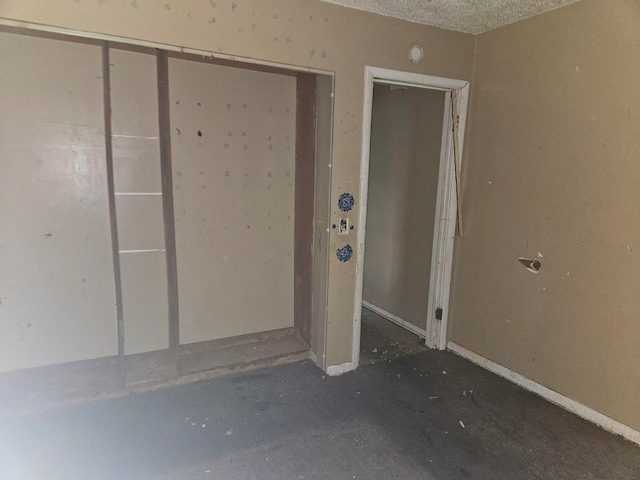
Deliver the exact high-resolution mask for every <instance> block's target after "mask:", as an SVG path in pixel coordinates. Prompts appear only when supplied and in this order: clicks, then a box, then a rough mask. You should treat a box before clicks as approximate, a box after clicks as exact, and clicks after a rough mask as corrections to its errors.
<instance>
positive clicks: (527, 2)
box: [323, 0, 579, 34]
mask: <svg viewBox="0 0 640 480" xmlns="http://www.w3.org/2000/svg"><path fill="white" fill-rule="evenodd" d="M323 1H325V2H328V3H335V4H337V5H343V6H345V7H350V8H356V9H358V10H365V11H368V12H374V13H378V14H380V15H386V16H388V17H395V18H400V19H403V20H409V21H410V22H416V23H422V24H425V25H432V26H434V27H440V28H445V29H447V30H456V31H459V32H465V33H473V34H477V33H482V32H486V31H488V30H493V29H494V28H498V27H501V26H503V25H508V24H509V23H514V22H517V21H519V20H523V19H525V18H528V17H533V16H534V15H539V14H541V13H544V12H548V11H550V10H554V9H556V8H559V7H563V6H565V5H569V4H571V3H575V2H577V1H579V0H323Z"/></svg>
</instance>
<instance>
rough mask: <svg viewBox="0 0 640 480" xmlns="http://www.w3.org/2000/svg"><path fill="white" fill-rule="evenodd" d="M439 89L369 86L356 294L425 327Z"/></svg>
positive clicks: (438, 136) (441, 99)
mask: <svg viewBox="0 0 640 480" xmlns="http://www.w3.org/2000/svg"><path fill="white" fill-rule="evenodd" d="M443 114H444V93H443V92H440V91H437V90H425V89H419V88H410V89H395V90H392V89H391V88H390V87H389V86H388V85H376V86H375V87H374V91H373V115H372V121H371V151H370V155H369V192H368V200H367V203H368V204H367V237H366V248H365V266H364V291H363V299H364V300H365V301H366V302H369V303H371V304H373V305H375V306H376V307H379V308H381V309H383V310H385V311H386V312H388V313H391V314H392V315H395V316H396V317H399V318H401V319H402V320H404V321H406V322H409V323H411V324H413V325H415V326H416V327H418V328H421V329H422V330H425V329H426V327H427V303H428V297H429V276H430V273H431V248H432V245H433V226H434V220H435V212H436V196H437V195H436V194H437V189H438V167H439V164H440V143H441V141H442V118H443Z"/></svg>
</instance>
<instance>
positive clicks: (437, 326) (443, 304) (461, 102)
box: [352, 66, 469, 368]
mask: <svg viewBox="0 0 640 480" xmlns="http://www.w3.org/2000/svg"><path fill="white" fill-rule="evenodd" d="M374 83H379V84H387V85H402V86H407V87H417V88H428V89H432V90H441V91H444V92H446V97H445V106H444V115H443V121H442V147H441V149H440V170H439V174H438V192H437V199H436V212H435V213H436V214H435V223H434V233H433V247H432V248H433V251H432V256H431V276H430V282H429V301H428V311H427V326H426V331H425V335H424V336H425V342H426V345H427V346H428V347H430V348H437V349H439V350H444V349H446V348H447V320H448V317H449V293H450V289H451V267H452V260H453V244H454V239H455V233H456V215H457V199H456V177H455V164H454V162H455V160H454V150H453V128H452V123H451V122H452V115H451V104H452V102H451V92H452V91H455V92H456V103H457V110H458V111H457V115H458V118H459V122H458V123H459V125H458V145H459V146H460V153H462V147H463V142H464V132H465V124H466V117H467V99H468V96H469V82H467V81H465V80H454V79H451V78H442V77H432V76H429V75H420V74H417V73H409V72H401V71H397V70H388V69H384V68H377V67H369V66H366V67H365V73H364V112H363V122H362V159H361V164H360V214H359V219H358V226H359V228H358V250H357V253H356V292H355V299H354V308H353V309H354V317H353V318H354V322H353V352H352V368H356V367H357V366H358V364H359V362H360V331H361V319H362V288H363V283H364V247H365V238H366V223H367V198H368V188H369V153H370V141H371V116H372V113H373V85H374ZM460 158H462V155H460ZM436 308H442V319H441V320H436Z"/></svg>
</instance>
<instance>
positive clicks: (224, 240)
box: [169, 58, 296, 344]
mask: <svg viewBox="0 0 640 480" xmlns="http://www.w3.org/2000/svg"><path fill="white" fill-rule="evenodd" d="M169 104H170V109H171V156H172V165H173V186H174V192H173V194H174V205H175V228H176V244H177V252H176V253H177V265H178V291H179V305H180V343H182V344H186V343H193V342H200V341H207V340H215V339H219V338H226V337H232V336H236V335H244V334H249V333H256V332H264V331H268V330H275V329H280V328H286V327H292V326H293V258H294V255H293V225H294V190H295V185H294V184H295V147H296V145H295V138H296V79H295V77H292V76H285V75H276V74H272V73H265V72H256V71H250V70H242V69H238V68H231V67H223V66H218V65H212V64H209V63H205V62H199V61H193V60H183V59H177V58H170V59H169Z"/></svg>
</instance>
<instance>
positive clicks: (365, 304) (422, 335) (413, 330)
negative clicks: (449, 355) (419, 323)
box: [362, 300, 427, 338]
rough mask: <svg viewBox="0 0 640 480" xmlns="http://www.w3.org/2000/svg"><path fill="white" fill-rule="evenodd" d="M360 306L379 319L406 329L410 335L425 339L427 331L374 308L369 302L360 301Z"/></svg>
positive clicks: (378, 308)
mask: <svg viewBox="0 0 640 480" xmlns="http://www.w3.org/2000/svg"><path fill="white" fill-rule="evenodd" d="M362 306H363V307H365V308H367V309H368V310H371V311H372V312H374V313H377V314H378V315H380V316H381V317H384V318H386V319H387V320H389V321H390V322H393V323H395V324H396V325H398V326H400V327H402V328H406V329H407V330H409V331H410V332H411V333H415V334H416V335H418V336H419V337H420V338H427V331H426V330H423V329H421V328H418V327H416V326H415V325H413V324H411V323H409V322H407V321H406V320H403V319H401V318H400V317H396V316H395V315H394V314H392V313H389V312H387V311H386V310H383V309H381V308H380V307H376V306H375V305H373V304H371V303H369V302H365V301H364V300H363V301H362ZM425 322H426V320H425Z"/></svg>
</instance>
